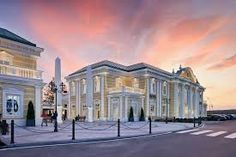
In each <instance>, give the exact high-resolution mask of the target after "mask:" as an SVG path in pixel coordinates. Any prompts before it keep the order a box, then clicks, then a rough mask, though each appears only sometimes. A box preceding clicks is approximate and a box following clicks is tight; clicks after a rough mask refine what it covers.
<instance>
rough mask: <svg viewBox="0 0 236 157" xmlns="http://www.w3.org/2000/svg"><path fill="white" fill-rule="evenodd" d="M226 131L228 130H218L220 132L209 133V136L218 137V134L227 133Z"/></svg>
mask: <svg viewBox="0 0 236 157" xmlns="http://www.w3.org/2000/svg"><path fill="white" fill-rule="evenodd" d="M226 132H227V131H218V132H214V133H211V134H208V135H207V136H209V137H216V136H219V135H222V134H225V133H226Z"/></svg>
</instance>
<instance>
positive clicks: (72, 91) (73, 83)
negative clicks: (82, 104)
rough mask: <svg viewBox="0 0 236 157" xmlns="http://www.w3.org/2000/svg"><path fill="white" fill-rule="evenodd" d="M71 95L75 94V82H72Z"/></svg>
mask: <svg viewBox="0 0 236 157" xmlns="http://www.w3.org/2000/svg"><path fill="white" fill-rule="evenodd" d="M70 92H71V95H72V96H75V82H71V91H70Z"/></svg>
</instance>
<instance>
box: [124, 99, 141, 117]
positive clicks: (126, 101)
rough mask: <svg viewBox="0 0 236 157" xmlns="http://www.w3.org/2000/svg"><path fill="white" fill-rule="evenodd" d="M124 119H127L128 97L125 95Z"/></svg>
mask: <svg viewBox="0 0 236 157" xmlns="http://www.w3.org/2000/svg"><path fill="white" fill-rule="evenodd" d="M142 102H143V101H142ZM125 121H128V97H127V96H125Z"/></svg>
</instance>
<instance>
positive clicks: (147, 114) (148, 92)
mask: <svg viewBox="0 0 236 157" xmlns="http://www.w3.org/2000/svg"><path fill="white" fill-rule="evenodd" d="M149 95H150V79H149V78H146V118H148V117H149V116H150V113H149V111H150V103H149Z"/></svg>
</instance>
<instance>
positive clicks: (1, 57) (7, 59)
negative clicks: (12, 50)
mask: <svg viewBox="0 0 236 157" xmlns="http://www.w3.org/2000/svg"><path fill="white" fill-rule="evenodd" d="M12 62H13V56H12V55H10V54H8V53H6V52H5V51H0V64H5V65H12Z"/></svg>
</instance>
